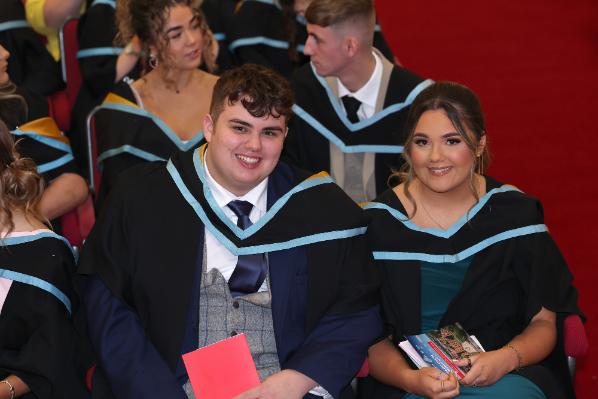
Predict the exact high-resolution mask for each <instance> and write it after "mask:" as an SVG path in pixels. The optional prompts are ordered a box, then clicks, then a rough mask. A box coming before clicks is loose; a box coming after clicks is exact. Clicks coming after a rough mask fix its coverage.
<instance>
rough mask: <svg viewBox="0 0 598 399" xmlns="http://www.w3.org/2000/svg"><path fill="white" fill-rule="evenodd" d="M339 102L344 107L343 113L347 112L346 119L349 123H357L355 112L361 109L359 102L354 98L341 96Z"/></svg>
mask: <svg viewBox="0 0 598 399" xmlns="http://www.w3.org/2000/svg"><path fill="white" fill-rule="evenodd" d="M341 101H342V102H343V105H344V106H345V111H347V119H349V122H352V123H357V122H359V117H358V116H357V110H358V109H359V107H361V101H359V100H358V99H356V98H355V97H351V96H349V95H346V96H342V97H341Z"/></svg>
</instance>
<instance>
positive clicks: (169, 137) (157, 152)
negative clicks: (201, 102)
mask: <svg viewBox="0 0 598 399" xmlns="http://www.w3.org/2000/svg"><path fill="white" fill-rule="evenodd" d="M101 107H102V109H100V110H99V111H97V112H96V114H95V132H96V140H97V148H98V164H99V165H100V170H101V173H102V178H101V184H100V185H99V190H100V191H99V194H98V204H99V205H101V203H102V202H103V200H104V199H105V198H106V195H107V194H108V192H109V191H110V190H111V189H112V187H113V185H114V184H115V182H116V179H117V177H118V175H119V174H120V173H121V172H123V171H125V170H127V169H129V168H130V167H132V166H134V165H137V164H139V163H143V162H148V161H166V160H167V159H168V158H169V157H170V156H171V155H172V154H173V153H175V152H176V151H177V150H183V151H188V150H193V149H195V148H197V147H198V146H199V145H200V144H202V143H203V142H204V139H203V132H202V131H201V130H198V133H197V135H196V136H195V137H194V138H193V139H192V140H190V141H188V142H187V143H183V142H182V141H181V140H180V139H179V138H178V136H177V135H176V133H174V132H173V131H172V129H170V127H168V126H167V125H166V124H165V123H164V122H163V121H162V120H161V119H160V118H158V117H157V116H155V115H152V114H150V113H149V112H147V111H145V110H143V109H141V108H140V107H139V106H137V103H136V100H135V96H134V94H133V92H132V90H131V88H130V86H129V85H128V84H127V83H124V82H121V83H119V84H118V85H117V86H116V87H115V88H114V90H113V91H112V92H111V93H109V95H108V96H107V97H106V99H105V100H104V102H103V103H102V105H101Z"/></svg>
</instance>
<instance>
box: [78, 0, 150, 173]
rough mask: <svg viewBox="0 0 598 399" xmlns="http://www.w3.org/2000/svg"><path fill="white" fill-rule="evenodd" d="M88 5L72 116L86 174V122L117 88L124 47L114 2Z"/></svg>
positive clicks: (136, 74)
mask: <svg viewBox="0 0 598 399" xmlns="http://www.w3.org/2000/svg"><path fill="white" fill-rule="evenodd" d="M90 3H92V2H88V6H87V11H86V12H85V14H83V15H82V16H81V18H80V19H79V25H78V27H77V35H78V40H79V52H78V54H77V57H78V60H79V69H80V70H81V88H80V89H79V94H78V95H77V99H76V101H75V104H74V106H73V112H72V114H71V118H72V120H71V132H69V137H70V138H71V142H72V146H73V152H74V154H75V158H76V159H77V161H78V162H79V165H80V166H81V169H82V170H85V171H87V140H86V119H87V115H88V114H89V112H90V111H91V110H92V109H93V107H95V106H96V105H98V104H100V103H101V102H102V100H103V99H104V97H106V95H107V94H108V93H109V92H110V90H111V89H112V88H113V87H114V79H115V77H116V60H117V58H118V55H119V54H120V52H121V51H122V48H120V47H117V46H116V45H115V44H114V40H115V38H116V34H117V32H118V31H117V27H116V21H115V19H114V13H115V1H104V2H101V3H92V4H90ZM140 72H141V67H140V66H139V65H137V66H136V67H135V68H133V70H132V71H130V72H129V73H128V74H127V76H128V77H129V78H131V79H137V78H138V77H139V76H140Z"/></svg>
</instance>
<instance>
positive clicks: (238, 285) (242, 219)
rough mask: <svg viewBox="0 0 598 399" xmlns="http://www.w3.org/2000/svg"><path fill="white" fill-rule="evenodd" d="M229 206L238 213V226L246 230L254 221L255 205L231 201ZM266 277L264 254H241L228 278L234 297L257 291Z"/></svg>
mask: <svg viewBox="0 0 598 399" xmlns="http://www.w3.org/2000/svg"><path fill="white" fill-rule="evenodd" d="M227 206H228V207H229V208H230V209H231V210H232V211H233V212H234V213H235V215H237V217H238V218H239V219H238V220H237V226H239V227H240V228H242V229H243V230H245V229H246V228H248V227H249V226H251V225H252V224H253V223H251V220H250V219H249V213H250V212H251V208H253V205H252V204H251V203H250V202H247V201H239V200H235V201H231V202H229V203H228V204H227ZM265 278H266V259H265V257H264V254H255V255H239V259H238V261H237V266H236V267H235V271H233V274H232V275H231V276H230V278H229V279H228V287H229V288H230V292H231V295H232V296H233V297H236V296H240V295H246V294H251V293H252V292H257V290H258V289H259V288H260V287H261V286H262V283H263V282H264V279H265Z"/></svg>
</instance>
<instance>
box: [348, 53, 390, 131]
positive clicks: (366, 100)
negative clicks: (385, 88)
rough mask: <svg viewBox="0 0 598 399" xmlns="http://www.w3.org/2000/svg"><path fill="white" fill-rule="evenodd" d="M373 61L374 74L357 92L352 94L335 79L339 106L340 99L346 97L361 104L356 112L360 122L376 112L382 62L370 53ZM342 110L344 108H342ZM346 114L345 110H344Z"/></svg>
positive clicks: (376, 55) (374, 54)
mask: <svg viewBox="0 0 598 399" xmlns="http://www.w3.org/2000/svg"><path fill="white" fill-rule="evenodd" d="M372 55H373V56H374V59H375V60H376V66H374V72H372V76H370V79H369V80H368V81H367V83H366V84H365V85H363V86H362V87H361V88H360V89H359V90H357V91H356V92H354V93H352V92H351V91H349V89H347V88H346V87H345V85H343V82H341V81H340V79H338V78H337V81H338V97H339V102H340V104H341V106H342V105H343V102H342V100H341V98H343V97H344V96H346V95H349V96H351V97H355V98H356V99H358V100H359V101H360V102H361V106H360V107H359V109H358V110H357V117H358V118H359V120H360V121H362V120H364V119H368V118H371V117H372V116H373V115H374V113H375V111H376V101H377V100H378V93H379V92H380V85H381V84H382V60H380V57H378V54H376V53H374V52H372ZM343 109H344V106H343ZM345 112H346V110H345Z"/></svg>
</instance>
